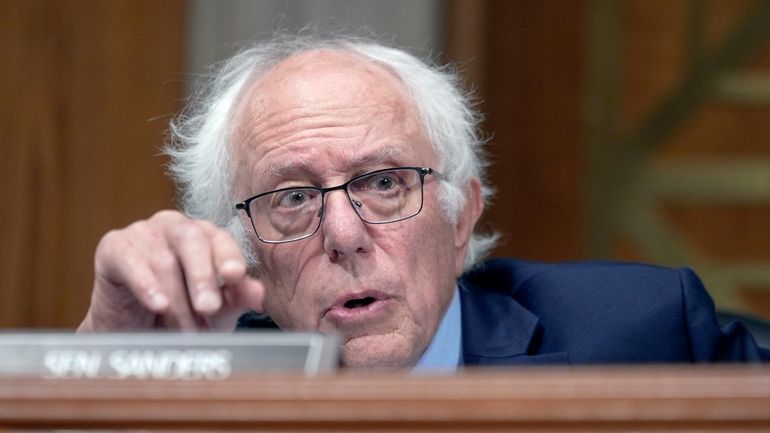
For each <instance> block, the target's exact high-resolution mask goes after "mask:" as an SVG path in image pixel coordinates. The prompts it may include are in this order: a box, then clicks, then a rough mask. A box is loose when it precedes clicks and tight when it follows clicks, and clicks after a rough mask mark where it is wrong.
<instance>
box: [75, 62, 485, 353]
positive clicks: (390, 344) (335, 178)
mask: <svg viewBox="0 0 770 433" xmlns="http://www.w3.org/2000/svg"><path fill="white" fill-rule="evenodd" d="M237 113H238V114H237V116H236V118H235V134H234V136H233V138H234V139H233V140H232V142H231V145H230V152H231V155H232V161H233V167H232V168H233V170H234V182H235V191H236V194H237V197H238V199H244V198H246V197H250V196H252V195H254V194H257V193H260V192H264V191H269V190H272V189H277V188H283V187H289V186H303V185H304V186H306V185H314V186H323V187H328V186H335V185H339V184H341V183H343V182H346V181H347V180H349V179H350V178H352V177H354V176H356V175H359V174H362V173H364V172H367V171H371V170H376V169H380V168H388V167H397V166H422V167H432V168H435V169H438V170H440V169H441V167H439V166H438V158H437V156H436V154H435V152H434V151H433V148H432V146H431V145H430V143H429V141H428V139H427V137H426V134H425V131H424V129H423V128H422V125H421V122H420V120H419V117H418V116H417V113H416V111H415V108H414V107H413V105H412V103H411V101H410V98H409V96H408V94H407V91H406V89H405V88H404V86H403V85H402V84H401V82H400V80H399V79H398V78H397V77H396V76H395V75H394V74H393V73H392V72H391V71H389V70H388V69H386V68H385V67H383V66H380V65H378V64H374V63H372V62H369V61H366V60H364V59H362V58H359V57H357V56H355V55H352V54H346V53H340V52H332V51H318V52H307V53H302V54H298V55H295V56H293V57H290V58H289V59H287V60H284V61H283V62H281V63H280V64H278V65H277V66H276V67H274V68H273V69H272V70H270V71H269V72H268V73H267V74H265V75H264V76H262V77H261V78H260V79H259V80H257V81H255V82H254V83H252V84H251V85H250V86H249V87H248V88H247V89H246V90H245V93H244V94H243V95H242V97H241V103H240V104H239V106H238V109H237ZM439 188H440V181H439V179H438V178H436V177H433V176H427V177H426V179H425V187H424V191H425V198H424V206H423V209H422V211H421V212H420V213H419V214H418V215H417V216H415V217H413V218H410V219H407V220H404V221H400V222H397V223H393V224H383V225H372V224H367V223H364V222H363V221H362V220H361V219H360V218H359V217H358V216H357V214H356V213H355V211H354V210H353V208H352V207H351V205H350V202H349V201H348V199H347V196H346V195H345V193H344V192H343V191H334V192H332V193H330V194H328V195H327V197H326V204H325V211H324V219H323V222H322V225H321V227H320V229H319V231H318V232H317V233H316V234H315V235H313V236H312V237H310V238H307V239H304V240H301V241H297V242H291V243H285V244H266V243H263V242H261V241H259V240H257V239H256V236H254V234H253V232H252V231H251V230H250V228H251V226H250V223H249V221H248V218H247V217H246V216H245V215H242V222H243V224H245V225H246V226H247V227H248V228H249V231H248V232H249V233H250V236H251V239H250V240H251V242H252V244H253V245H254V247H255V252H256V255H257V257H258V259H259V263H260V266H259V269H258V270H257V272H256V276H257V278H258V279H255V278H253V277H251V276H249V275H247V274H246V272H245V262H244V261H243V257H242V255H240V253H239V252H237V251H234V245H235V241H234V240H233V239H232V238H231V237H230V236H229V235H227V234H224V232H223V231H221V230H220V229H217V228H215V227H213V226H211V227H208V226H206V225H205V224H206V223H204V222H200V221H194V220H189V219H186V218H185V217H183V216H181V215H178V214H174V213H172V212H170V214H168V215H166V214H162V215H161V216H162V217H163V218H160V217H158V215H156V216H154V217H153V218H154V219H155V220H153V218H151V219H150V220H148V221H147V222H143V223H137V224H140V227H142V224H144V228H143V229H142V230H141V232H142V234H143V235H144V237H141V236H140V237H141V238H142V239H145V238H148V239H153V240H143V241H135V240H128V234H127V233H121V232H113V233H111V234H108V236H106V237H105V239H103V241H102V243H101V244H100V247H99V249H98V250H97V257H96V269H97V276H96V282H95V286H94V295H93V301H92V306H91V309H90V310H89V314H88V316H87V317H86V319H85V320H84V323H83V325H82V326H81V328H82V329H84V330H89V329H109V328H121V327H125V326H124V325H125V324H126V323H128V322H131V320H134V319H132V318H135V317H139V318H141V320H140V321H141V324H136V323H131V324H132V325H138V326H139V327H144V326H152V325H157V324H158V323H161V324H164V325H170V326H176V327H181V328H201V327H202V326H203V327H209V328H220V327H222V328H226V327H227V326H230V327H232V324H233V323H234V322H233V321H234V317H236V316H237V313H238V312H240V311H242V310H243V309H244V308H255V309H257V310H260V311H266V312H268V313H269V314H270V315H271V317H272V318H273V320H275V322H276V323H277V324H278V325H279V326H280V327H281V328H282V329H286V330H321V331H330V332H337V333H339V334H340V335H342V337H343V342H344V345H343V352H342V359H343V362H344V363H345V364H347V365H350V366H380V367H406V366H410V365H414V363H415V362H416V361H417V360H418V359H419V357H420V356H421V355H422V353H423V352H424V350H425V349H426V348H427V346H428V344H429V343H430V341H431V339H432V337H433V335H434V334H435V332H436V329H437V327H438V325H439V323H440V321H441V318H442V317H443V314H444V312H445V311H446V309H447V307H448V305H449V302H450V301H451V299H452V296H453V291H454V288H455V281H456V278H457V277H458V276H459V275H460V273H461V271H462V265H463V259H464V256H465V252H466V249H467V245H468V240H469V238H470V234H471V232H472V230H473V226H474V225H475V223H476V221H477V220H478V218H479V216H480V214H481V211H482V208H483V205H482V202H481V197H480V192H479V182H478V180H476V179H472V180H471V181H470V182H469V183H468V184H467V185H466V187H465V192H466V198H467V199H466V203H465V206H464V208H463V209H462V211H461V214H460V216H459V218H458V220H457V221H458V222H457V224H450V223H449V222H447V220H446V219H445V218H444V216H443V215H442V211H441V209H440V206H439V201H438V197H439ZM176 218H178V220H177V221H176V222H177V223H179V221H184V224H183V225H185V227H186V228H187V230H188V231H189V232H191V233H197V234H189V233H187V234H179V233H176V234H173V235H172V234H171V233H172V232H173V231H172V229H171V228H170V227H169V225H168V223H169V221H171V220H173V219H176ZM181 218H184V220H181ZM192 227H196V228H192ZM124 230H132V232H131V234H132V235H133V236H137V232H138V231H140V230H137V228H136V226H134V227H133V229H131V227H130V228H128V229H124ZM202 238H205V239H207V241H201V240H200V239H202ZM168 239H171V240H168ZM188 240H191V241H193V243H192V244H187V243H186V241H188ZM137 243H139V244H146V245H142V246H141V247H140V248H136V247H132V248H134V249H135V250H137V252H136V254H135V256H136V258H135V259H131V260H130V261H131V262H132V264H131V265H122V267H120V269H119V271H115V270H114V268H115V267H117V265H115V264H114V262H115V260H116V257H119V256H120V254H122V250H121V246H122V247H125V248H128V246H130V245H131V244H137ZM105 244H106V246H105ZM143 255H144V257H142V256H143ZM157 255H160V256H161V259H152V257H156V256H157ZM148 257H149V259H148ZM201 257H202V258H201ZM153 260H154V261H153ZM192 262H195V263H196V264H197V265H198V266H200V263H201V262H206V263H208V264H207V265H204V266H202V267H199V269H198V270H197V271H194V270H193V269H192V268H191V267H190V266H192V264H193V263H192ZM136 263H145V266H137V267H138V268H141V269H146V271H143V272H140V275H145V276H144V277H143V278H144V279H141V278H129V277H127V275H135V273H134V272H133V270H132V269H130V268H131V266H135V264H136ZM148 263H149V264H148ZM225 264H227V265H225ZM201 269H202V270H201ZM196 272H197V274H200V275H197V274H196ZM161 274H164V275H161ZM168 274H173V275H171V276H169V275H168ZM188 274H196V275H193V277H192V278H191V277H187V275H188ZM147 275H150V276H152V277H149V276H147ZM216 275H220V277H221V279H222V281H224V282H225V283H226V284H225V285H224V289H223V290H222V291H220V290H218V289H216V288H214V287H216V285H215V282H216ZM182 276H185V277H186V278H185V280H183V279H182V278H181V277H182ZM152 280H157V281H160V280H162V281H164V282H166V283H167V285H166V286H164V287H172V288H171V289H160V288H158V286H154V285H153V283H152V282H151V281H152ZM180 280H182V281H180ZM184 281H188V282H191V283H190V284H187V285H186V284H185V283H184ZM137 283H141V284H140V286H141V289H136V288H135V287H134V284H137ZM212 284H214V285H213V286H212ZM158 293H161V294H162V296H161V298H163V299H162V301H165V302H159V300H158V296H157V295H158ZM202 294H207V295H203V296H201V295H202ZM209 295H210V296H209ZM188 297H189V299H190V301H187V299H188ZM363 298H368V302H370V303H368V304H367V305H365V306H358V307H357V308H355V307H353V306H351V305H350V303H348V304H346V302H347V301H350V300H357V299H363ZM183 304H184V305H183ZM117 305H120V306H119V307H116V306H117ZM121 309H128V310H129V311H137V312H139V311H141V314H136V315H134V314H122V313H120V312H119V310H121ZM117 316H128V317H117ZM121 320H122V321H123V322H121ZM134 321H136V320H134ZM97 325H98V326H97Z"/></svg>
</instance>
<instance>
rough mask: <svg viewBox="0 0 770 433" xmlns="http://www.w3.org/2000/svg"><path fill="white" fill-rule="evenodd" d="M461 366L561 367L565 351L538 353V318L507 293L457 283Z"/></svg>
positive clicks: (466, 283) (539, 330)
mask: <svg viewBox="0 0 770 433" xmlns="http://www.w3.org/2000/svg"><path fill="white" fill-rule="evenodd" d="M459 286H460V301H461V305H462V327H463V333H462V336H463V337H462V338H463V363H464V364H465V365H511V364H553V363H559V364H565V363H569V356H568V355H567V353H566V352H556V353H540V352H539V351H538V346H539V341H540V339H541V336H542V332H543V328H542V326H541V325H540V321H539V319H538V317H537V316H536V315H535V314H533V313H532V312H531V311H529V310H528V309H526V308H524V307H523V306H522V305H521V304H520V303H519V302H517V301H516V300H515V299H514V298H513V296H511V293H510V292H509V291H491V290H485V289H483V288H480V287H474V286H473V285H471V284H469V283H468V282H467V281H463V280H461V281H460V282H459Z"/></svg>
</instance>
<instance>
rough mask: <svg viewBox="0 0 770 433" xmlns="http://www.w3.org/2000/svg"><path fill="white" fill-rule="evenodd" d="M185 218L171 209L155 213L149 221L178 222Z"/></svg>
mask: <svg viewBox="0 0 770 433" xmlns="http://www.w3.org/2000/svg"><path fill="white" fill-rule="evenodd" d="M180 218H185V217H184V216H183V215H182V214H181V213H179V212H178V211H175V210H172V209H163V210H159V211H157V212H155V213H154V214H153V215H152V216H151V217H150V219H151V220H178V219H180Z"/></svg>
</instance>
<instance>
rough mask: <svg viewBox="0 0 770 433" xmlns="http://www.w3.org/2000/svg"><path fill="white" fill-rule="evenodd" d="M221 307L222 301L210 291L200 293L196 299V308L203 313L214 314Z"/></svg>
mask: <svg viewBox="0 0 770 433" xmlns="http://www.w3.org/2000/svg"><path fill="white" fill-rule="evenodd" d="M221 306H222V300H221V299H220V298H219V296H217V295H215V294H214V293H212V292H211V291H210V290H205V291H202V292H200V293H199V294H198V297H197V298H196V299H195V307H196V308H197V309H198V311H201V312H208V313H213V312H215V311H217V310H219V307H221Z"/></svg>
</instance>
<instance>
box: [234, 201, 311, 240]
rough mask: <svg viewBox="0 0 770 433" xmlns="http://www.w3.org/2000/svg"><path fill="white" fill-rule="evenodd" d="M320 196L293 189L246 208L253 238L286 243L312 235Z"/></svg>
mask: <svg viewBox="0 0 770 433" xmlns="http://www.w3.org/2000/svg"><path fill="white" fill-rule="evenodd" d="M321 203H322V200H321V192H320V191H318V190H316V189H312V188H294V189H287V190H282V191H276V192H273V193H271V194H267V195H263V196H261V197H259V198H257V199H255V200H253V201H252V202H251V204H250V206H251V208H250V209H249V210H250V212H251V220H252V222H253V223H254V230H255V231H256V232H257V236H259V238H260V239H262V240H263V241H266V242H286V241H291V240H296V239H301V238H303V237H306V236H309V235H311V234H313V233H314V232H315V231H316V229H317V228H318V226H319V224H320V222H321V212H320V209H321Z"/></svg>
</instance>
